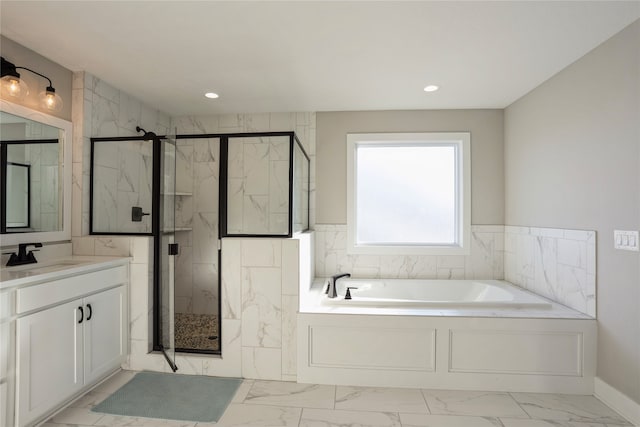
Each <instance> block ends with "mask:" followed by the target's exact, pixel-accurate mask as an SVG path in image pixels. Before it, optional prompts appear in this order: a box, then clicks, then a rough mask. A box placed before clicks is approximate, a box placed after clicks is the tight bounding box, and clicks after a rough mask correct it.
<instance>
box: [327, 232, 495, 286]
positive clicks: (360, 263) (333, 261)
mask: <svg viewBox="0 0 640 427" xmlns="http://www.w3.org/2000/svg"><path fill="white" fill-rule="evenodd" d="M503 242H504V227H503V226H501V225H472V226H471V254H470V255H468V256H463V255H446V256H444V255H442V256H435V255H351V254H347V226H346V225H343V224H316V226H315V272H316V276H317V277H328V276H332V275H334V274H337V273H351V274H352V275H353V276H354V277H361V278H390V279H395V278H397V279H502V278H504V268H503V258H504V256H503V255H504V245H503Z"/></svg>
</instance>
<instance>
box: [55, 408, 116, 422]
mask: <svg viewBox="0 0 640 427" xmlns="http://www.w3.org/2000/svg"><path fill="white" fill-rule="evenodd" d="M103 416H104V414H98V413H95V412H91V410H90V409H88V408H67V409H65V410H64V411H62V412H60V413H59V414H57V415H55V416H54V417H53V418H52V419H51V420H50V422H53V423H56V424H82V425H96V423H97V422H98V421H99V420H100V418H102V417H103Z"/></svg>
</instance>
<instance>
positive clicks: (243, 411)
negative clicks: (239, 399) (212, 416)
mask: <svg viewBox="0 0 640 427" xmlns="http://www.w3.org/2000/svg"><path fill="white" fill-rule="evenodd" d="M301 413H302V409H300V408H287V407H284V406H268V405H246V404H243V403H232V404H231V405H229V407H227V410H226V411H225V413H224V415H223V416H222V418H220V421H219V422H218V423H217V424H215V426H218V427H250V426H268V427H271V426H282V427H288V426H292V427H297V426H298V423H299V421H300V414H301Z"/></svg>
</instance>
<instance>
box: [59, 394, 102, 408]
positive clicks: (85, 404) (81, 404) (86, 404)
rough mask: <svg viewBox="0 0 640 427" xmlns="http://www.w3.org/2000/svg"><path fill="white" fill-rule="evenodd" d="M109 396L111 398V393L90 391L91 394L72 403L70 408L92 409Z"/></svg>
mask: <svg viewBox="0 0 640 427" xmlns="http://www.w3.org/2000/svg"><path fill="white" fill-rule="evenodd" d="M109 396H110V393H99V392H97V391H90V392H89V393H87V394H85V395H84V396H82V397H81V398H80V399H78V400H76V401H74V402H73V403H71V405H69V407H70V408H87V409H91V408H93V407H94V406H96V405H97V404H98V403H100V402H102V401H103V400H105V399H106V398H107V397H109Z"/></svg>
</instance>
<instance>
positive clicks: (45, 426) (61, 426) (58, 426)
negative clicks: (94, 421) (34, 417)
mask: <svg viewBox="0 0 640 427" xmlns="http://www.w3.org/2000/svg"><path fill="white" fill-rule="evenodd" d="M40 427H92V426H90V425H88V424H56V423H54V422H52V421H47V422H46V423H44V424H40Z"/></svg>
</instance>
